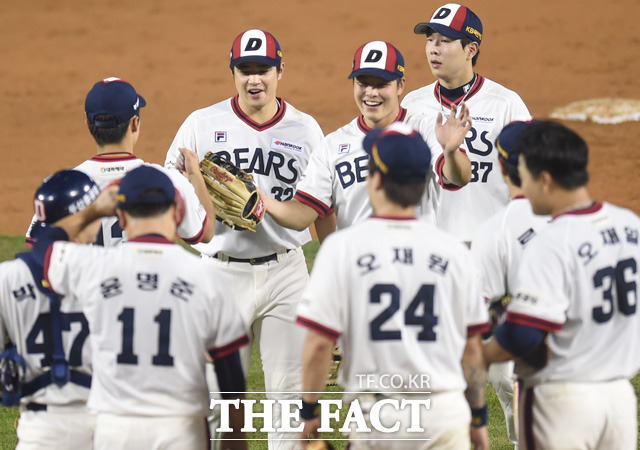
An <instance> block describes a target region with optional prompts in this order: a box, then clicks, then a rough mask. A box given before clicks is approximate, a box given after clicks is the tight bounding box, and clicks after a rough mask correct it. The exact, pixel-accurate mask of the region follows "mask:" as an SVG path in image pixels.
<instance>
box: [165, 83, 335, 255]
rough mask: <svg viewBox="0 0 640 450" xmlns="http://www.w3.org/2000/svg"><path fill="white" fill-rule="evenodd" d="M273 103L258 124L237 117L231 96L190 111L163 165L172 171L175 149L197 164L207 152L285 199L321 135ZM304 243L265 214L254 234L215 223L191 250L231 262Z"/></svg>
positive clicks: (304, 234) (305, 236) (305, 234)
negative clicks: (222, 256) (190, 152)
mask: <svg viewBox="0 0 640 450" xmlns="http://www.w3.org/2000/svg"><path fill="white" fill-rule="evenodd" d="M278 102H279V105H280V108H279V110H278V112H277V113H276V115H275V116H274V117H273V118H272V119H271V120H270V121H268V122H266V123H264V124H258V123H256V122H254V121H253V120H251V119H250V118H249V117H247V116H246V115H245V114H244V113H243V112H242V110H241V109H240V107H239V105H238V97H237V96H236V97H233V98H230V99H227V100H224V101H222V102H219V103H217V104H215V105H212V106H209V107H207V108H204V109H200V110H197V111H194V112H193V113H191V115H189V117H187V119H186V120H185V122H184V123H183V124H182V126H181V127H180V129H179V130H178V133H177V134H176V137H175V138H174V140H173V143H172V144H171V147H170V148H169V151H168V152H167V159H166V161H165V166H166V167H173V166H174V164H175V162H176V160H177V158H178V156H179V155H180V152H179V150H178V149H179V148H181V147H185V148H188V149H190V150H193V151H195V152H196V153H197V154H198V157H199V158H200V160H202V159H204V156H205V155H206V154H207V152H212V153H222V154H224V155H226V156H227V157H228V158H229V160H230V161H231V162H232V163H234V164H235V165H236V166H238V167H239V168H241V169H243V170H245V171H246V172H247V173H250V174H252V175H253V177H254V180H255V182H256V185H257V186H259V187H260V188H261V189H262V190H263V191H265V192H266V193H268V194H269V195H271V196H272V197H274V198H275V199H276V200H290V199H291V198H293V194H294V193H295V190H296V185H297V184H298V181H299V180H300V177H301V176H302V172H303V171H304V169H305V168H306V167H307V163H308V162H309V156H310V154H311V150H312V149H313V148H314V147H315V146H316V145H317V144H318V143H319V142H320V140H321V139H322V137H323V135H322V130H321V129H320V126H319V125H318V123H317V122H316V121H315V119H314V118H313V117H311V116H309V115H308V114H305V113H303V112H301V111H298V110H297V109H296V108H294V107H293V106H291V105H290V104H289V103H286V102H284V101H282V100H280V99H278ZM310 240H311V235H310V233H309V231H308V230H304V231H294V230H289V229H287V228H284V227H281V226H279V225H278V224H276V223H275V221H274V220H273V219H272V218H271V217H269V216H268V215H265V217H264V219H263V220H262V222H261V223H260V225H259V226H258V227H257V230H256V232H255V233H252V232H247V231H237V230H232V229H231V228H229V227H228V226H226V225H223V224H222V223H220V224H218V223H217V224H216V233H215V236H214V237H213V239H212V240H211V242H209V243H207V244H198V245H196V246H194V248H196V249H197V250H198V251H200V252H201V253H203V254H205V255H214V254H215V253H217V252H219V251H222V252H224V253H227V254H229V255H231V256H233V257H236V258H253V257H261V256H265V255H270V254H273V253H275V252H277V251H278V250H282V249H291V248H296V247H299V246H301V245H302V244H305V243H306V242H309V241H310Z"/></svg>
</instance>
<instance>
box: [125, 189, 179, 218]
mask: <svg viewBox="0 0 640 450" xmlns="http://www.w3.org/2000/svg"><path fill="white" fill-rule="evenodd" d="M159 194H162V192H161V191H160V190H159V189H147V190H146V191H144V192H143V193H142V194H141V195H140V197H142V198H143V197H144V196H145V195H148V196H150V197H154V198H155V197H157V196H158V195H159ZM173 204H174V203H173V202H166V203H136V204H132V205H126V206H125V205H119V208H120V209H121V210H123V211H126V212H127V213H128V214H129V215H130V216H131V217H134V218H140V219H144V218H147V217H155V216H159V215H161V214H164V213H165V212H167V210H168V209H169V207H170V206H171V205H173Z"/></svg>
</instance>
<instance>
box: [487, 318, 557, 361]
mask: <svg viewBox="0 0 640 450" xmlns="http://www.w3.org/2000/svg"><path fill="white" fill-rule="evenodd" d="M546 335H547V332H546V331H543V330H540V329H538V328H532V327H528V326H526V325H519V324H515V323H512V322H504V323H503V324H502V325H500V326H499V327H498V328H497V329H496V332H495V337H496V339H497V340H498V343H499V344H500V345H501V346H502V348H504V349H505V350H506V351H508V352H509V353H511V354H512V355H514V356H517V357H520V358H526V357H527V356H529V355H531V354H532V353H533V352H534V350H535V349H536V348H538V346H539V345H540V343H541V342H542V340H543V339H544V338H545V336H546Z"/></svg>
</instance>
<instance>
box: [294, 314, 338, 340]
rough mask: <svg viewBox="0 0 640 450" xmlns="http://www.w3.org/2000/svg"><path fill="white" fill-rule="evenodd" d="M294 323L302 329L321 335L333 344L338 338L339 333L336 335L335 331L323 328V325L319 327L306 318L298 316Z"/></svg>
mask: <svg viewBox="0 0 640 450" xmlns="http://www.w3.org/2000/svg"><path fill="white" fill-rule="evenodd" d="M296 323H297V324H298V325H302V326H303V327H306V328H309V329H310V330H313V331H315V332H317V333H319V334H322V335H323V336H326V337H328V338H329V339H331V340H332V341H334V342H335V341H337V340H338V338H339V337H340V333H338V332H337V331H335V330H332V329H331V328H328V327H325V326H324V325H320V324H319V323H317V322H314V321H313V320H310V319H307V318H306V317H302V316H298V318H297V319H296Z"/></svg>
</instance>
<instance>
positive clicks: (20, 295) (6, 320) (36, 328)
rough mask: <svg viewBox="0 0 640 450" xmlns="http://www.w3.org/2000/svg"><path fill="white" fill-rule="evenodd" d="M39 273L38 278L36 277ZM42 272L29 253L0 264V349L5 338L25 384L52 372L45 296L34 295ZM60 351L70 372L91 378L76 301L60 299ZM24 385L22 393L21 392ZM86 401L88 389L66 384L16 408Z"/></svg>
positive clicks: (43, 391) (52, 387) (85, 324)
mask: <svg viewBox="0 0 640 450" xmlns="http://www.w3.org/2000/svg"><path fill="white" fill-rule="evenodd" d="M38 273H39V274H38ZM41 274H42V269H41V268H40V267H38V266H37V264H36V263H35V261H34V260H33V258H32V257H31V254H29V253H22V254H20V255H19V256H18V257H17V258H16V259H14V260H11V261H5V262H3V263H1V264H0V348H1V349H2V350H4V346H5V340H6V338H7V337H8V338H9V339H10V340H11V342H13V343H14V344H15V346H16V348H17V351H18V353H19V354H20V355H21V356H22V357H23V358H24V361H25V364H26V373H25V379H24V381H25V383H26V385H29V384H30V383H31V382H32V381H33V380H34V379H36V378H37V377H39V376H40V375H42V374H44V373H46V372H49V371H50V370H51V361H52V354H53V344H52V342H51V337H50V336H51V317H50V311H51V309H50V304H49V297H47V296H46V295H45V294H43V293H42V292H41V291H40V290H38V288H37V286H38V285H40V282H41V280H42V275H41ZM60 319H61V324H62V325H61V330H62V349H63V351H64V354H65V357H66V360H67V362H68V364H69V368H70V369H71V370H73V371H76V372H80V373H82V374H85V375H90V374H91V348H90V345H89V339H88V337H89V324H88V322H87V320H86V319H85V316H84V315H83V314H82V308H81V306H80V304H79V303H78V301H77V299H75V298H73V297H70V298H65V299H63V300H62V301H61V303H60ZM26 390H27V389H25V386H23V394H25V393H26ZM88 396H89V389H88V386H82V385H80V384H76V383H72V382H68V383H66V384H65V385H64V386H62V387H58V386H56V385H51V384H50V385H48V386H46V387H43V388H41V389H38V390H36V391H35V392H34V393H33V394H31V395H27V396H25V397H23V398H22V400H21V403H22V404H27V403H30V402H36V403H41V404H45V405H57V406H62V405H73V404H76V405H78V404H80V405H81V404H83V403H85V402H86V401H87V398H88Z"/></svg>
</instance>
